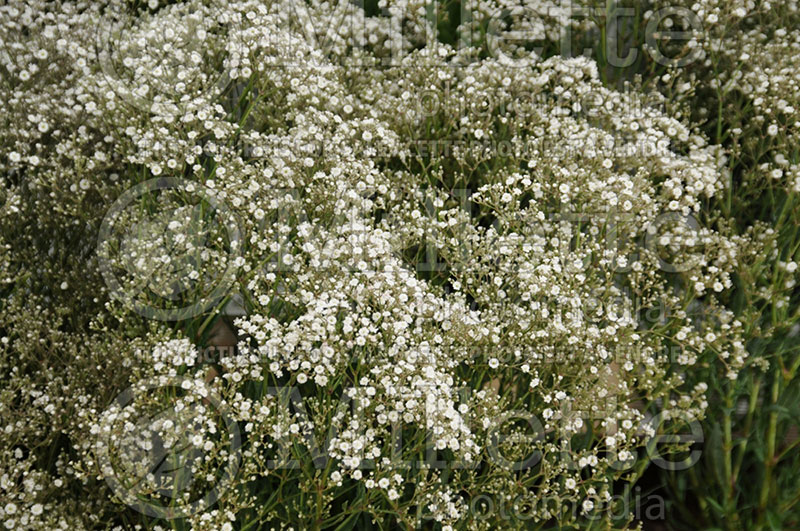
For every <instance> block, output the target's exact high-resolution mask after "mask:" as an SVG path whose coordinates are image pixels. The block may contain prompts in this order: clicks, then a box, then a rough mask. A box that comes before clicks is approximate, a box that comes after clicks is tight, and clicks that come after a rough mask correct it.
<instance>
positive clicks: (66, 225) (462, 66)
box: [0, 0, 800, 530]
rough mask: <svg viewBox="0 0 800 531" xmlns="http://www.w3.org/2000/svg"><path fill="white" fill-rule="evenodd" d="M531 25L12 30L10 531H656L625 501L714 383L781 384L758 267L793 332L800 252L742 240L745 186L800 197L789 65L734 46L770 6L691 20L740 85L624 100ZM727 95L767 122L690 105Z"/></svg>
mask: <svg viewBox="0 0 800 531" xmlns="http://www.w3.org/2000/svg"><path fill="white" fill-rule="evenodd" d="M546 4H547V5H546ZM459 7H462V8H463V6H461V5H460V4H459ZM534 7H535V8H534V9H530V10H525V9H522V10H520V9H517V8H516V7H514V6H507V5H505V3H503V2H497V5H495V3H494V2H481V3H480V6H477V7H476V8H475V9H473V10H471V11H469V13H470V15H471V17H470V18H469V19H467V18H465V15H464V12H462V13H461V17H460V18H459V19H458V20H457V21H456V20H452V19H451V18H452V13H454V12H455V11H454V10H453V9H452V6H450V5H449V4H448V3H434V4H432V3H430V2H399V1H385V0H380V1H379V2H377V3H376V5H372V4H369V5H354V4H351V3H349V2H322V1H310V2H303V3H298V2H295V1H293V0H276V1H267V2H265V1H261V0H236V1H232V2H224V3H222V2H216V1H215V0H210V1H204V0H188V1H186V2H168V3H167V4H166V5H161V3H159V2H158V1H157V0H151V1H150V2H148V3H147V4H142V3H141V2H129V1H125V0H104V1H103V2H99V3H93V2H82V1H76V2H63V3H51V2H45V1H43V0H12V1H10V2H8V3H7V4H6V5H4V6H2V7H0V13H3V22H2V23H0V42H2V43H3V48H2V51H0V65H1V66H2V68H3V73H4V76H3V82H2V83H1V84H0V93H2V97H3V101H4V102H5V111H6V112H5V114H4V118H3V124H2V127H0V143H1V144H2V145H3V153H2V155H0V168H2V172H1V173H0V179H2V188H0V190H1V191H2V194H3V196H2V198H0V199H2V203H1V204H0V209H2V213H3V215H2V217H0V249H1V250H2V253H1V254H0V290H2V292H3V295H4V299H3V302H2V304H0V314H2V316H3V319H2V323H3V324H2V325H0V336H1V337H0V352H1V353H2V356H0V371H2V375H3V384H2V385H1V386H0V393H2V396H3V401H2V406H0V421H2V423H1V424H0V427H2V432H0V433H2V435H0V437H2V440H3V443H4V444H2V446H0V448H2V450H0V462H1V463H3V470H4V472H3V474H2V476H0V499H2V500H3V502H2V503H0V518H2V521H3V523H4V525H5V526H6V527H7V528H9V529H18V528H19V529H29V528H30V529H59V528H60V529H78V528H95V527H109V526H110V527H113V526H121V527H119V528H122V527H133V528H137V529H151V528H152V529H158V528H161V529H164V528H165V526H170V525H171V526H177V527H176V528H181V529H184V528H185V529H189V528H191V529H226V530H232V529H242V530H244V529H260V528H265V529H266V528H278V527H280V528H292V529H293V528H301V529H305V528H314V529H322V528H325V529H354V528H359V529H360V528H372V526H378V527H380V528H384V527H389V526H402V527H406V528H409V529H410V528H417V527H421V526H433V527H434V528H437V529H438V528H441V529H455V528H459V529H461V528H465V529H489V528H496V527H498V526H500V527H509V526H510V527H520V526H526V527H549V526H558V527H592V526H600V525H603V526H605V527H607V528H610V527H623V526H627V525H629V524H631V522H633V521H634V520H635V519H636V520H640V519H641V515H640V514H638V511H636V510H633V509H632V508H631V507H630V506H629V503H628V500H627V499H626V498H624V497H621V496H620V492H621V491H622V490H625V489H627V490H625V492H630V488H631V486H633V485H635V484H636V482H637V481H639V480H640V478H641V477H642V476H643V474H644V473H645V471H646V470H647V469H648V467H649V468H653V467H658V468H661V469H664V470H667V471H668V473H669V474H673V473H676V471H679V470H683V469H685V468H688V467H690V466H692V465H694V464H695V463H696V462H697V459H698V457H697V455H696V454H697V446H696V443H698V442H702V429H701V424H700V423H701V421H705V417H706V411H707V410H708V408H709V407H710V405H709V386H726V385H731V386H734V385H736V382H742V381H745V380H746V379H747V378H750V377H751V375H762V374H764V371H765V370H766V369H767V368H768V367H769V360H768V359H767V357H766V356H761V355H757V356H753V355H751V353H750V352H749V351H748V348H747V347H748V340H750V339H751V338H752V335H753V334H752V332H753V328H752V323H753V321H752V320H748V318H747V316H743V312H742V311H741V309H740V308H739V307H738V306H737V305H736V304H733V303H732V302H731V300H732V294H733V293H737V291H736V283H737V282H741V279H742V274H743V273H742V272H743V269H744V268H745V266H747V267H750V268H751V269H749V270H750V271H752V270H753V269H752V268H757V267H766V265H765V264H764V263H763V260H762V253H765V252H771V253H773V256H772V257H771V258H770V260H771V261H772V262H774V263H775V264H778V265H776V266H775V267H776V268H778V269H779V270H780V275H781V282H783V287H776V288H775V289H776V290H778V291H776V292H769V293H767V292H765V291H764V290H766V289H767V288H763V289H762V290H761V291H759V292H758V296H759V297H761V298H762V299H764V300H770V301H772V302H775V306H774V308H775V311H776V312H777V311H778V310H779V309H781V308H783V310H782V311H784V312H789V311H792V312H794V316H793V317H791V318H790V316H789V315H784V316H783V317H782V318H779V319H776V320H782V321H783V322H784V323H785V324H786V323H790V322H793V321H791V319H793V318H794V317H796V314H797V312H796V311H795V310H796V305H795V304H794V303H793V302H792V299H791V296H792V295H791V289H792V288H793V287H794V279H793V275H794V273H795V271H796V269H797V264H796V262H795V261H794V258H793V257H794V256H795V255H796V253H797V246H794V247H793V248H792V249H791V251H790V252H788V253H784V254H781V255H780V259H778V256H777V253H781V252H783V251H778V250H776V249H777V246H778V241H779V240H780V238H779V236H780V230H779V231H778V233H777V234H776V233H775V232H769V231H765V230H764V224H763V220H752V222H751V223H750V225H751V226H749V227H741V228H740V227H737V225H736V222H735V220H733V212H734V207H735V205H734V201H735V198H734V190H735V189H736V188H735V186H736V185H735V182H737V180H739V179H746V180H747V182H753V183H760V182H762V181H765V180H766V181H768V182H769V183H770V186H772V183H774V182H776V181H778V182H780V183H781V184H780V187H781V188H780V189H781V190H783V191H785V193H787V194H790V195H789V196H788V197H793V196H792V195H791V194H792V193H794V192H796V191H797V186H798V184H797V183H798V182H800V180H798V179H800V177H798V176H797V171H796V169H797V152H796V149H795V148H796V146H795V145H794V140H795V139H794V137H793V136H791V135H793V134H795V133H794V130H795V129H796V123H795V124H792V123H790V118H789V116H791V115H792V113H793V112H794V109H796V105H797V104H796V103H795V102H793V101H790V99H789V98H790V95H789V93H792V94H791V97H793V98H795V99H796V96H794V92H796V91H792V88H794V87H795V85H796V79H795V78H794V77H792V76H793V75H794V76H796V72H797V70H796V69H793V68H792V65H793V64H794V63H792V61H791V59H788V54H785V53H784V51H785V50H786V49H787V47H788V48H792V47H793V46H795V44H796V43H795V44H792V41H791V39H789V38H788V37H787V33H786V31H785V30H780V29H778V30H775V31H774V32H773V34H772V35H770V36H766V35H763V34H761V33H759V29H758V28H759V27H757V28H755V29H753V30H752V31H750V32H749V33H746V34H745V35H744V36H743V37H741V39H742V43H743V44H742V45H741V46H742V47H743V48H744V49H745V50H746V51H745V52H743V53H745V54H748V55H749V56H755V55H758V56H759V57H760V58H761V59H760V61H761V62H760V63H758V64H755V65H749V66H748V68H742V69H738V67H736V66H733V65H735V64H736V57H734V56H731V54H730V53H729V52H728V51H722V50H721V46H722V45H721V44H720V43H721V42H726V41H725V40H724V39H726V38H727V37H725V36H721V35H719V32H718V31H717V30H718V29H719V28H717V26H715V24H716V22H717V20H719V18H718V17H719V16H722V15H723V14H724V16H726V17H734V18H736V19H737V20H738V19H741V18H742V17H744V15H743V14H742V13H740V10H744V11H745V14H746V13H747V10H750V9H753V7H752V6H747V5H743V6H741V7H737V8H735V9H734V8H731V9H730V10H728V8H726V7H724V6H715V7H712V11H713V10H716V11H714V13H717V12H719V14H716V15H715V16H716V17H717V18H715V19H712V18H710V15H709V14H708V13H707V12H706V11H707V9H706V7H704V6H699V7H698V6H693V7H692V8H691V9H689V8H687V7H684V8H683V9H685V10H687V11H690V12H692V13H695V14H697V13H699V12H700V11H702V13H703V15H702V16H703V17H704V20H705V21H706V22H707V23H708V24H710V25H711V26H712V28H713V31H710V32H709V38H708V40H707V42H704V43H703V44H697V43H695V44H693V45H691V46H689V48H690V49H694V48H697V49H699V50H700V53H699V54H697V56H698V59H697V60H698V61H700V62H702V61H704V60H706V58H707V57H708V58H710V59H708V60H711V61H713V65H715V66H718V67H719V68H720V70H721V72H718V73H716V75H714V76H712V75H711V74H709V73H707V72H704V71H703V69H702V68H699V69H698V68H697V66H696V65H695V66H692V65H687V66H686V67H685V68H684V69H678V67H676V66H674V65H668V66H665V67H664V72H663V73H662V72H659V74H658V76H655V77H654V78H653V79H655V81H654V82H653V86H652V87H651V86H648V85H647V83H643V82H642V79H641V76H639V77H638V78H632V79H630V80H628V81H629V82H628V83H627V84H624V85H623V84H620V85H618V86H615V85H614V83H612V82H610V80H609V77H608V71H609V68H608V64H603V62H602V61H601V62H599V63H598V61H596V60H594V59H592V58H587V57H583V56H577V57H562V56H560V55H555V54H553V53H550V50H552V48H553V46H554V43H555V42H556V41H557V40H558V39H559V38H560V30H561V28H563V27H568V28H570V29H571V31H572V32H573V33H574V34H575V35H576V38H577V39H578V40H580V39H589V38H590V36H591V35H592V34H593V31H594V29H596V25H593V23H592V22H591V21H584V22H576V21H571V20H567V21H565V20H564V18H565V16H566V17H567V18H569V17H568V15H569V12H570V11H569V10H567V11H564V10H565V9H567V8H565V7H564V6H563V5H560V4H559V5H553V6H550V5H549V4H548V3H541V5H537V6H534ZM587 7H591V6H587ZM594 7H595V8H596V6H594ZM654 7H659V6H654ZM695 8H697V9H695ZM701 8H702V9H701ZM498 11H499V12H500V13H501V14H502V16H495V13H496V12H498ZM729 11H730V12H729ZM723 12H724V13H723ZM649 19H650V16H649V15H648V16H646V17H642V19H641V20H639V19H636V21H635V22H634V23H632V27H633V26H636V24H638V23H640V22H641V24H643V25H645V26H647V21H648V20H649ZM772 23H773V22H769V24H772ZM448 24H449V26H448ZM765 24H766V23H765ZM444 27H448V28H450V31H451V32H452V33H451V35H452V36H453V37H452V38H447V34H446V32H443V35H444V37H441V38H438V39H437V38H431V35H434V36H435V35H436V33H437V32H438V31H443V30H442V28H444ZM769 27H770V28H771V27H772V26H769ZM502 28H505V29H508V30H513V31H516V32H519V31H524V30H530V31H533V32H534V34H535V35H528V37H529V38H528V41H544V42H545V44H544V45H543V46H542V47H541V48H538V49H537V50H532V49H531V46H530V42H526V43H518V44H515V45H508V42H505V41H503V39H501V38H500V37H499V35H498V32H500V30H501V29H502ZM770 31H772V30H770ZM715 39H716V40H715ZM770 39H771V40H770ZM763 40H767V41H769V43H770V44H768V45H767V46H760V43H761V41H763ZM795 47H796V46H795ZM659 53H661V52H659ZM692 53H693V52H692ZM737 53H738V52H737ZM604 57H607V56H604ZM653 57H656V58H658V57H663V56H653ZM739 57H740V58H741V56H739ZM653 64H658V61H657V60H655V59H654V63H653ZM612 66H615V65H612ZM648 68H649V67H648ZM654 68H655V67H654ZM644 70H646V69H644ZM704 75H705V77H704ZM742 84H743V85H742ZM735 85H739V88H740V90H741V92H742V94H738V93H737V95H736V96H735V97H734V96H731V99H730V100H728V99H719V100H718V101H719V105H720V107H719V108H720V109H723V108H724V107H723V106H724V105H727V104H728V103H726V102H729V101H730V102H731V103H730V104H731V105H740V106H743V107H747V106H750V105H752V106H753V108H756V109H758V114H757V118H756V119H755V120H754V122H753V123H752V124H751V123H746V124H745V123H742V124H737V123H728V122H725V121H724V120H725V118H724V116H723V112H722V111H721V110H720V111H719V112H718V116H716V117H715V118H714V119H715V120H716V122H714V120H712V119H710V118H709V116H708V111H707V110H706V111H705V113H703V112H700V111H701V110H703V109H699V110H697V109H694V110H693V106H694V103H696V102H697V101H701V100H702V98H703V97H705V96H703V94H705V92H707V91H711V92H714V91H716V92H717V93H718V94H720V93H724V94H728V93H729V92H730V93H733V92H734V91H735V90H736V89H735ZM748 93H755V94H758V95H757V96H756V97H755V98H754V99H750V96H751V94H748ZM693 98H694V99H693ZM702 101H705V100H702ZM709 124H711V127H709ZM744 127H753V128H758V127H762V128H765V130H766V135H767V136H766V137H765V138H767V139H770V138H772V139H775V138H776V137H778V136H779V135H786V137H785V139H784V137H783V136H781V139H782V142H783V144H781V145H780V146H774V145H773V146H772V147H770V149H769V150H766V151H764V152H761V151H759V149H760V148H759V147H757V146H753V145H750V144H751V142H749V139H748V138H747V137H746V135H745V133H744V130H743V128H744ZM727 135H731V136H730V137H728V136H727ZM729 139H732V140H729ZM731 142H732V143H731ZM776 142H777V141H776ZM792 146H794V147H792ZM784 148H786V149H784ZM767 152H769V153H770V157H771V158H770V159H769V161H767V162H762V161H763V160H766V159H765V158H764V157H766V156H767V155H765V154H764V153H767ZM743 167H747V168H750V170H751V171H752V174H750V173H748V174H745V177H742V171H743V170H742V168H743ZM769 179H772V181H769ZM742 201H744V199H742ZM789 201H790V200H789V199H786V202H785V203H784V204H785V205H790V204H791V203H790V202H789ZM720 204H721V205H724V208H722V209H721V210H720V209H716V208H711V205H720ZM786 208H789V209H791V207H789V206H785V207H784V214H782V216H794V214H792V213H791V210H789V211H788V212H787V211H786V210H785V209H786ZM785 222H786V221H785V219H784V218H783V217H782V218H781V223H785ZM781 226H782V225H781ZM795 239H796V236H795ZM780 241H781V242H783V241H784V240H780ZM788 241H789V243H781V245H783V246H784V247H786V248H788V247H791V246H792V245H793V243H791V242H792V241H794V240H791V238H789V240H788ZM778 269H776V271H777V270H778ZM762 277H763V275H759V276H758V278H762ZM758 282H759V281H754V283H753V284H754V285H758ZM776 301H777V302H776ZM781 301H783V302H781ZM794 302H796V301H794ZM775 317H777V314H776V316H775ZM751 350H752V349H751ZM791 370H793V371H795V372H796V371H797V364H795V365H794V366H793V368H791ZM793 374H794V373H792V375H793ZM759 377H760V376H759ZM792 377H793V376H792ZM731 388H733V387H731ZM712 391H713V389H712ZM735 396H736V393H734V392H733V391H731V393H730V395H729V396H728V398H729V399H730V400H733V399H734V398H735ZM756 398H758V391H756V395H755V398H754V400H755V399H756ZM751 413H752V411H751ZM687 430H690V431H691V433H692V436H688V437H687V436H686V435H685V433H686V431H687ZM698 430H700V433H699V434H698ZM728 436H730V433H728ZM729 442H730V441H729ZM772 457H773V458H775V448H774V446H773V455H772ZM660 509H661V510H663V507H662V508H660ZM165 522H166V523H165Z"/></svg>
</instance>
